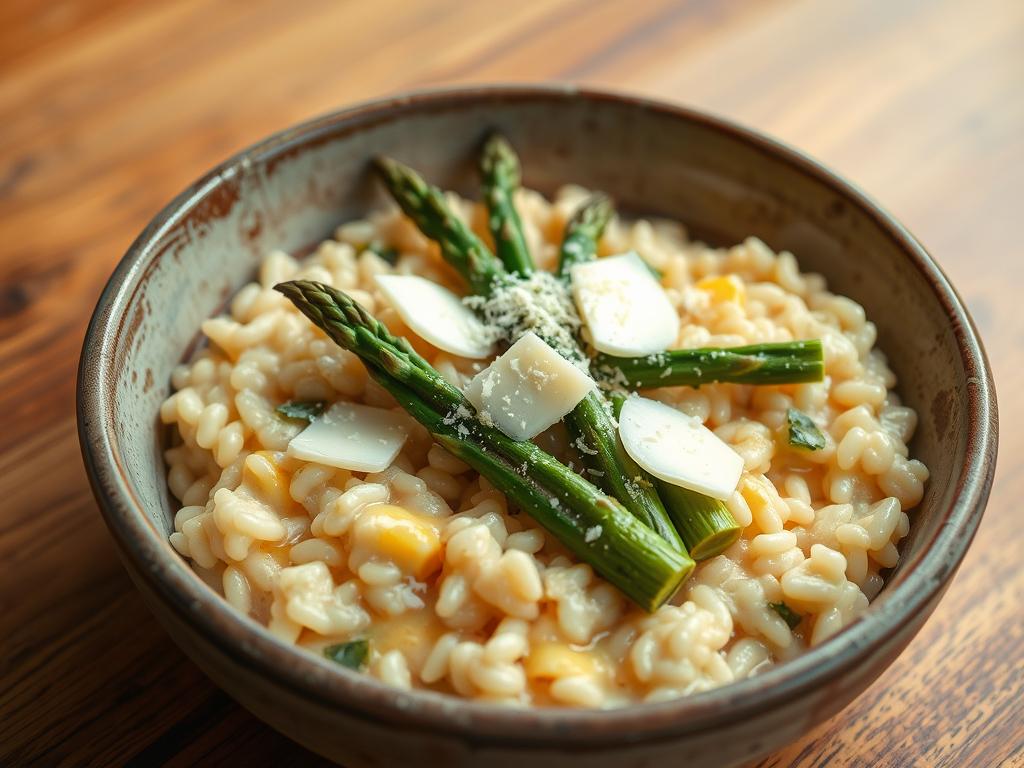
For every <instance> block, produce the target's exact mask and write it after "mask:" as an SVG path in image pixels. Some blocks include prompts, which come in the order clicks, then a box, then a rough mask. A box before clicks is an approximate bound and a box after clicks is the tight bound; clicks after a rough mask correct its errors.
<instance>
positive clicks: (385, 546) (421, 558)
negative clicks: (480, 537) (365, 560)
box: [356, 504, 441, 580]
mask: <svg viewBox="0 0 1024 768" xmlns="http://www.w3.org/2000/svg"><path fill="white" fill-rule="evenodd" d="M356 538H357V541H356V545H357V546H358V547H361V548H366V549H368V550H371V551H373V552H375V553H377V554H379V555H381V556H382V557H384V558H387V559H388V560H390V561H391V562H393V563H394V564H395V565H397V566H398V567H399V568H401V569H402V570H403V571H404V572H405V573H409V574H412V575H413V576H414V577H415V578H417V579H420V580H423V579H425V578H427V577H428V576H430V575H431V574H432V573H435V572H436V571H438V570H440V568H441V537H440V536H439V535H438V533H437V529H436V528H434V526H432V525H430V524H429V523H428V522H426V521H425V520H423V519H422V518H420V517H418V516H416V515H414V514H412V513H411V512H408V511H407V510H405V509H402V507H396V506H395V505H393V504H379V505H377V506H374V507H370V508H369V509H367V510H366V511H365V512H363V514H362V515H361V516H360V519H359V524H358V526H357V530H356Z"/></svg>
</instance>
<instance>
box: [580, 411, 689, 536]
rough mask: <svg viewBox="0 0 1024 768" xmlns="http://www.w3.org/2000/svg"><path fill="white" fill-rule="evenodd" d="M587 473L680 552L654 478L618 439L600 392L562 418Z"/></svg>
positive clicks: (675, 533) (673, 527) (670, 520)
mask: <svg viewBox="0 0 1024 768" xmlns="http://www.w3.org/2000/svg"><path fill="white" fill-rule="evenodd" d="M565 422H566V426H567V427H568V428H569V435H570V437H571V439H572V440H573V442H574V443H575V444H576V447H577V449H579V452H580V454H581V457H582V459H583V464H584V465H585V466H586V467H587V469H588V470H589V472H590V475H591V476H592V477H594V479H595V481H596V483H597V485H599V486H601V488H603V489H604V490H605V491H607V492H608V493H609V494H611V495H612V496H614V497H615V498H616V499H619V500H621V501H622V503H623V504H624V505H625V506H626V508H627V509H628V510H629V511H630V512H631V513H632V514H633V516H634V517H636V518H638V519H639V520H641V521H643V522H644V523H646V524H647V525H648V527H650V528H651V529H653V530H654V531H656V532H657V533H659V534H660V535H661V537H662V538H663V539H665V541H667V542H669V543H670V544H671V545H672V546H673V547H675V548H676V549H678V550H680V551H685V550H684V548H683V541H682V539H680V537H679V533H678V532H677V531H676V527H675V526H674V525H673V524H672V522H673V521H672V519H671V518H670V517H669V515H668V513H667V512H666V510H665V505H664V504H663V503H662V500H661V498H660V497H659V495H658V489H657V488H656V487H655V484H654V478H652V477H651V476H650V475H648V474H647V472H645V471H644V470H643V469H641V468H640V465H638V464H637V463H636V462H635V461H633V459H632V457H631V456H630V455H629V454H628V453H626V449H625V448H624V447H623V445H622V441H621V440H620V439H619V432H618V429H617V427H616V426H615V422H614V421H613V420H612V417H611V414H610V413H609V404H608V402H607V400H606V399H605V397H604V396H603V395H602V394H600V393H599V392H596V391H594V392H591V393H590V394H588V395H587V396H586V397H585V398H583V399H582V400H581V401H580V402H579V404H577V406H576V407H575V408H574V409H573V410H572V412H571V413H570V414H569V416H568V417H567V418H566V420H565Z"/></svg>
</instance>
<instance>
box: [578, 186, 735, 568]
mask: <svg viewBox="0 0 1024 768" xmlns="http://www.w3.org/2000/svg"><path fill="white" fill-rule="evenodd" d="M612 213H613V208H612V204H611V200H609V199H608V198H607V197H605V196H604V195H601V194H598V195H595V196H594V197H591V198H590V199H589V200H587V201H586V202H585V203H584V204H583V205H582V206H581V207H580V209H579V210H578V211H577V212H576V213H575V214H574V215H573V217H572V219H570V220H569V224H568V226H567V227H566V231H565V236H564V238H563V241H562V249H561V254H560V258H559V264H558V272H559V275H560V276H561V277H562V278H564V279H568V278H569V275H570V273H571V270H572V267H573V266H575V265H576V264H583V263H584V262H587V261H590V260H592V259H594V258H596V257H597V243H598V241H599V240H600V238H601V235H602V234H603V233H604V229H605V227H606V226H607V225H608V222H609V220H610V219H611V217H612ZM624 401H625V398H624V396H622V394H621V393H615V394H613V395H612V397H611V402H612V408H613V409H614V412H615V416H616V417H618V414H619V411H620V410H621V409H622V403H623V402H624ZM581 405H582V404H581ZM577 408H579V406H577ZM574 417H575V412H574V413H573V415H572V416H571V417H570V418H569V419H568V420H567V423H568V424H569V426H570V429H572V430H573V431H575V432H577V433H579V434H586V433H585V429H584V425H582V424H580V423H579V422H578V421H577V420H576V419H575V418H574ZM607 421H608V423H607V426H606V427H605V428H606V429H609V430H611V434H613V435H614V437H613V438H612V440H610V441H608V442H611V443H612V444H613V445H614V446H615V448H616V450H617V453H618V454H619V456H618V457H617V458H618V461H619V465H620V466H627V467H629V470H630V474H629V476H628V477H622V476H621V475H616V474H614V473H613V472H612V471H609V470H608V468H607V467H606V466H603V465H604V464H606V463H608V462H607V457H605V456H603V455H602V454H601V453H596V454H594V455H589V456H585V457H584V462H585V463H587V464H588V466H589V467H591V468H592V469H596V470H597V471H598V472H600V473H601V474H602V477H603V478H606V480H605V482H604V483H603V486H604V488H605V490H607V491H609V492H610V493H613V494H614V495H615V496H617V497H618V498H624V497H623V496H622V495H621V494H622V493H623V492H624V491H625V492H627V493H628V492H629V491H630V490H633V489H634V488H637V487H638V486H639V487H640V488H642V492H643V493H644V494H646V496H647V497H648V498H653V502H648V503H649V504H651V503H656V504H657V506H658V508H660V509H661V510H663V511H664V514H661V515H656V516H654V520H653V521H652V522H650V523H648V524H649V525H651V527H653V528H655V530H658V531H659V532H661V533H662V535H663V536H665V537H666V538H668V539H669V540H676V541H679V540H681V541H682V543H683V545H684V546H685V547H686V549H687V551H689V553H690V557H692V558H693V559H694V560H703V559H706V558H708V557H713V556H714V555H717V554H719V553H720V552H721V551H722V550H724V549H726V548H727V547H729V546H730V545H731V544H732V543H733V542H734V541H736V539H737V538H738V537H739V535H740V526H739V525H738V524H737V523H736V520H735V518H733V516H732V514H731V513H730V512H729V509H728V508H727V507H726V506H725V505H724V504H723V503H722V502H721V501H718V500H717V499H712V498H710V497H707V496H704V495H702V494H699V493H695V492H694V491H690V490H687V489H685V488H679V487H678V486H674V485H672V484H670V483H666V482H663V481H661V480H658V479H656V478H653V477H651V476H650V475H648V474H647V473H646V472H644V471H643V470H642V469H641V468H640V467H639V466H638V465H637V464H636V463H635V462H634V461H633V459H632V458H631V457H630V456H629V454H628V453H626V450H625V448H623V446H622V441H621V440H619V438H618V433H617V431H615V427H614V424H612V421H611V419H608V420H607ZM602 459H606V461H601V460H602ZM630 478H636V479H635V480H634V481H633V482H632V483H631V484H627V483H628V480H629V479H630ZM624 485H625V486H626V487H625V488H623V486H624ZM666 527H667V528H671V535H670V534H668V533H666V532H664V530H663V529H664V528H666Z"/></svg>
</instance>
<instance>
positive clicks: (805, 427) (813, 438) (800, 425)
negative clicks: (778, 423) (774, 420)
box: [786, 408, 825, 451]
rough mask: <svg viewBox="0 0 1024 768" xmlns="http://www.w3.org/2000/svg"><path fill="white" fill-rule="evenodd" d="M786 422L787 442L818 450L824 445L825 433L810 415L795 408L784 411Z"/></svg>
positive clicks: (798, 446) (799, 446) (810, 449)
mask: <svg viewBox="0 0 1024 768" xmlns="http://www.w3.org/2000/svg"><path fill="white" fill-rule="evenodd" d="M786 423H787V424H788V425H789V444H790V445H793V446H796V447H797V448H806V449H807V450H809V451H820V450H821V449H822V448H824V447H825V435H823V434H822V432H821V430H820V429H818V425H817V424H815V423H814V422H813V421H811V417H810V416H808V415H807V414H806V413H804V412H803V411H798V410H797V409H796V408H790V409H789V410H788V411H786Z"/></svg>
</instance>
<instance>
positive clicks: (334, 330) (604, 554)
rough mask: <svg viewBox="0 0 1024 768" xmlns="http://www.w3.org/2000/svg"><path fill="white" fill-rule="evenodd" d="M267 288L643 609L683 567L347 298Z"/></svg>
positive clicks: (672, 552) (621, 511)
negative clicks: (478, 413)
mask: <svg viewBox="0 0 1024 768" xmlns="http://www.w3.org/2000/svg"><path fill="white" fill-rule="evenodd" d="M276 287H277V290H279V291H280V292H281V293H283V294H284V295H285V296H287V297H288V298H289V299H290V300H291V301H292V302H293V303H294V304H295V306H296V307H298V309H299V310H300V311H301V312H302V313H303V314H304V315H306V317H308V318H309V319H310V320H311V321H312V322H313V323H314V324H315V325H317V326H318V327H320V328H321V329H322V330H324V331H325V332H326V333H327V335H328V336H330V337H331V338H332V339H333V340H334V341H335V342H337V343H338V344H339V345H340V346H342V347H344V348H345V349H348V350H350V351H351V352H353V353H355V354H356V355H358V356H359V358H360V359H361V360H362V361H363V362H364V363H365V364H366V366H367V368H368V370H369V371H370V374H371V375H372V376H373V377H374V379H375V380H376V381H378V382H379V383H380V384H381V386H383V387H384V388H385V389H387V390H388V391H389V392H390V393H391V394H392V395H393V396H394V397H395V399H396V400H397V401H398V403H399V404H400V405H402V407H403V408H405V409H406V411H407V412H408V413H409V414H410V415H411V416H412V417H413V418H415V419H416V420H417V421H419V422H420V423H421V424H423V426H424V427H426V428H427V429H428V430H429V431H430V432H431V433H432V434H433V435H434V436H435V438H436V439H437V440H438V441H439V442H440V443H441V444H442V445H443V446H444V447H445V448H447V449H448V450H449V451H451V452H452V453H453V454H454V455H456V456H458V457H459V458H460V459H462V460H463V461H465V462H466V463H467V464H469V465H470V466H472V467H473V468H474V469H476V470H477V471H478V472H480V474H481V475H483V476H484V477H486V478H487V479H488V480H490V481H491V482H492V483H493V484H494V485H495V486H496V487H498V488H501V489H502V490H503V491H504V492H505V493H506V494H507V495H508V496H509V497H510V498H511V499H512V500H513V501H514V503H516V504H517V505H519V506H520V507H521V508H522V509H524V510H525V511H526V512H527V513H529V514H530V515H531V516H532V517H533V518H534V519H535V520H537V522H538V523H540V524H541V525H542V526H544V527H545V528H546V529H547V530H548V531H549V532H550V533H551V534H552V535H553V536H555V537H556V538H557V539H558V540H559V541H560V542H562V544H564V545H565V546H566V548H567V549H569V550H570V551H572V552H573V553H574V554H575V555H576V556H577V557H579V558H580V559H581V560H583V561H584V562H587V563H589V564H590V565H591V566H592V567H593V568H594V570H595V571H597V572H598V573H599V574H600V575H601V576H602V577H604V578H605V579H607V580H608V581H609V582H611V583H612V584H614V585H615V586H616V587H617V588H618V589H620V590H621V591H622V592H623V593H624V594H626V595H627V596H628V597H629V598H630V599H632V600H633V601H634V602H636V603H637V604H638V605H640V606H641V607H642V608H644V609H646V610H648V611H651V610H654V609H655V608H657V607H658V606H659V605H661V604H662V603H663V602H665V601H666V600H667V599H668V598H669V597H671V596H672V594H674V592H675V591H676V589H678V587H679V585H680V584H681V583H682V581H683V580H684V579H685V578H686V577H687V576H688V575H689V573H690V571H691V570H692V569H693V561H692V560H691V559H690V558H689V557H688V556H687V555H686V553H685V552H680V551H679V550H677V549H675V548H674V547H672V546H671V545H670V544H669V543H668V542H666V541H665V540H664V539H662V538H661V537H660V536H659V535H657V534H656V533H655V532H654V531H652V530H651V529H650V528H648V527H647V526H645V525H643V524H642V523H641V522H640V521H639V520H637V519H636V518H635V517H633V516H632V515H631V514H630V513H629V512H628V511H627V510H626V509H625V508H624V507H623V506H622V504H620V503H619V502H618V501H617V500H616V499H614V498H612V497H610V496H608V495H607V494H605V493H604V492H602V491H601V490H599V489H598V488H596V487H595V486H594V485H592V484H591V483H589V482H587V481H586V480H585V479H584V478H582V477H580V476H579V475H577V474H576V473H575V472H573V471H572V470H570V469H569V468H568V467H566V466H565V465H564V464H561V463H560V462H559V461H557V460H556V459H555V458H554V457H553V456H551V455H549V454H547V453H545V452H544V451H542V450H541V449H540V448H538V447H537V446H536V445H534V444H533V443H531V442H529V441H516V440H512V439H511V438H509V437H508V436H506V435H504V434H503V433H501V432H500V431H498V430H497V429H494V428H492V427H487V426H485V425H484V424H481V423H480V422H479V421H478V420H477V419H476V418H475V415H474V413H473V410H472V406H471V405H470V403H469V402H468V401H467V400H466V399H465V398H464V397H463V395H462V393H461V392H459V391H458V390H457V389H456V388H455V387H453V386H451V385H450V384H448V383H447V382H446V381H445V380H444V378H442V377H441V375H440V374H439V373H438V372H437V371H436V370H435V369H433V367H431V366H430V364H429V363H427V362H426V361H425V360H424V359H423V358H422V357H420V356H419V355H417V354H416V353H415V352H414V351H413V350H412V348H411V347H410V346H409V344H408V342H406V341H405V340H404V339H398V338H396V337H394V336H392V335H391V334H390V333H389V332H388V331H387V329H386V328H385V327H384V326H383V324H381V323H380V322H379V321H377V320H376V319H374V318H373V316H372V315H370V313H368V312H367V311H366V310H365V309H364V308H363V307H361V306H360V305H359V304H358V303H356V302H355V301H354V300H352V299H351V297H349V296H347V295H345V294H344V293H341V292H340V291H337V290H335V289H333V288H331V287H329V286H326V285H323V284H321V283H314V282H308V281H292V282H288V283H282V284H280V285H278V286H276Z"/></svg>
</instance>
